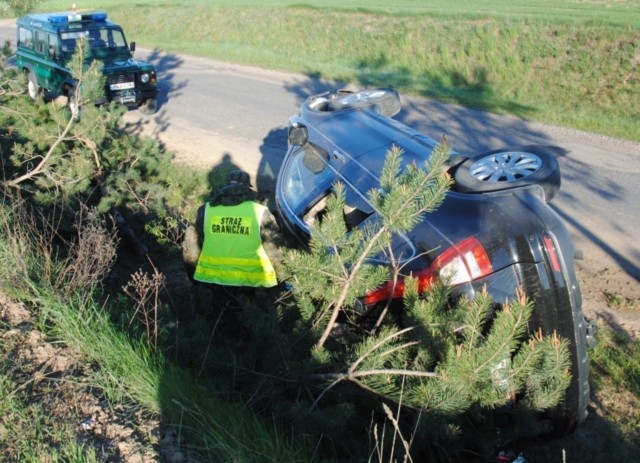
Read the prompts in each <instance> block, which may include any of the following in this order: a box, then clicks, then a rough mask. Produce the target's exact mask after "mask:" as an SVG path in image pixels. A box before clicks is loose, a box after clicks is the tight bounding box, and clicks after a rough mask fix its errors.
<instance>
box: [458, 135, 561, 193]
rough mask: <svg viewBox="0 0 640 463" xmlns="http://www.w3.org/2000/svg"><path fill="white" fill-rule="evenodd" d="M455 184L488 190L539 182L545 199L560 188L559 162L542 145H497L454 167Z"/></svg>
mask: <svg viewBox="0 0 640 463" xmlns="http://www.w3.org/2000/svg"><path fill="white" fill-rule="evenodd" d="M454 178H455V188H456V189H457V190H458V191H461V192H464V193H487V192H492V191H501V190H507V189H511V188H516V187H521V186H526V185H540V186H541V187H542V189H543V190H544V196H545V200H546V201H550V200H551V199H552V198H553V197H554V196H555V195H556V193H557V192H558V191H559V190H560V166H559V165H558V160H557V159H556V158H555V156H554V155H552V154H551V153H549V152H548V151H546V150H545V149H543V148H541V147H536V146H530V147H525V148H515V149H500V150H495V151H491V152H489V153H485V154H481V155H479V156H474V157H471V158H469V159H467V160H466V161H464V162H463V163H462V164H460V166H459V167H458V168H457V169H456V172H455V175H454Z"/></svg>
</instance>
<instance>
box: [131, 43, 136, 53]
mask: <svg viewBox="0 0 640 463" xmlns="http://www.w3.org/2000/svg"><path fill="white" fill-rule="evenodd" d="M129 50H131V53H133V52H134V51H136V43H135V42H131V43H130V44H129Z"/></svg>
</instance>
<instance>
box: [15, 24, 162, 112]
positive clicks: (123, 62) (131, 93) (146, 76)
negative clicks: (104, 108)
mask: <svg viewBox="0 0 640 463" xmlns="http://www.w3.org/2000/svg"><path fill="white" fill-rule="evenodd" d="M17 33H18V40H17V51H16V62H17V65H18V68H19V69H21V70H23V71H24V72H25V73H27V74H28V79H29V81H28V86H27V91H28V93H29V96H30V97H31V98H32V99H34V100H35V99H36V98H37V97H38V95H40V94H41V93H42V92H43V91H46V92H47V93H48V94H49V95H53V96H57V95H64V96H67V97H68V98H69V106H70V108H71V110H72V112H73V111H76V110H77V105H75V100H74V95H75V92H74V89H75V86H76V81H75V80H74V79H73V77H72V76H71V72H70V71H69V68H68V66H67V64H68V63H69V61H70V59H71V56H72V55H73V53H74V51H75V48H76V43H77V41H78V40H80V39H81V38H85V39H86V40H87V43H88V45H89V53H90V57H89V59H91V60H98V61H100V62H102V64H103V70H102V72H103V74H104V76H105V89H104V90H105V91H104V94H105V101H96V102H95V103H96V104H100V103H106V102H109V101H115V102H117V103H120V104H123V105H127V106H137V107H138V109H140V111H141V112H142V113H143V114H153V113H155V112H156V110H157V101H158V80H157V75H156V69H155V67H154V66H153V65H151V64H148V63H145V62H143V61H138V60H135V59H133V55H132V52H133V51H134V50H135V42H131V44H127V40H126V39H125V36H124V32H123V31H122V28H121V27H120V26H118V25H117V24H115V23H113V22H111V21H109V20H108V19H107V13H105V12H104V11H96V12H91V13H76V12H75V11H72V12H60V13H37V14H29V15H27V16H22V17H20V18H18V20H17Z"/></svg>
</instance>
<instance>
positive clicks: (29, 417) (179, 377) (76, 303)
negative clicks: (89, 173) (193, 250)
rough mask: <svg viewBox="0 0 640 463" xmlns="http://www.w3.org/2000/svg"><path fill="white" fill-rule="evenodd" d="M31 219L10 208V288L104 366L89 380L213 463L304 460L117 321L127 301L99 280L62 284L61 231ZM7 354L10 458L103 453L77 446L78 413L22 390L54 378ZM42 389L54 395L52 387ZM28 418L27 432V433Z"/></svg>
mask: <svg viewBox="0 0 640 463" xmlns="http://www.w3.org/2000/svg"><path fill="white" fill-rule="evenodd" d="M26 217H28V215H25V214H23V213H21V212H19V211H17V210H16V209H9V208H8V207H7V206H6V205H1V206H0V224H2V226H1V228H2V230H3V233H2V238H0V262H2V270H0V288H1V289H2V290H3V291H4V292H6V293H8V294H9V295H13V296H18V297H19V298H20V300H22V301H23V302H25V303H27V304H28V306H29V307H31V308H32V310H33V311H34V313H35V314H36V318H37V320H38V324H39V326H40V328H41V329H42V331H44V332H45V333H46V335H47V336H48V337H49V339H50V340H52V341H54V342H55V343H58V344H61V345H64V346H65V347H66V348H68V349H70V350H71V351H72V352H74V353H75V354H76V355H78V356H79V357H80V358H81V359H82V360H83V362H84V363H85V364H88V365H93V366H94V369H95V371H94V373H93V374H92V375H91V377H90V378H91V383H90V384H88V385H86V387H88V388H90V389H97V390H100V391H102V393H103V394H104V396H105V397H106V398H107V399H108V400H109V401H110V402H111V403H112V404H128V405H130V406H132V407H134V408H136V409H138V410H142V411H143V412H144V413H145V414H147V415H152V416H156V417H161V418H162V422H163V426H167V427H173V428H175V429H178V430H179V432H180V433H181V434H182V435H183V436H187V438H188V439H189V442H190V448H191V449H192V450H194V451H195V452H196V453H197V454H198V455H199V456H200V458H204V459H205V461H238V462H243V461H282V462H287V461H301V460H302V459H301V458H299V456H298V452H297V451H296V450H295V448H294V446H292V445H291V444H290V443H289V442H288V441H287V440H286V439H285V438H284V437H282V435H281V434H280V433H279V432H278V431H277V430H276V429H273V428H270V427H268V426H266V425H265V423H264V422H263V421H261V419H259V418H258V417H257V416H255V415H254V414H252V413H250V412H249V411H247V410H246V409H244V408H243V407H242V406H240V405H236V404H234V403H233V402H232V401H231V400H229V399H228V398H227V397H224V396H223V395H221V394H218V393H217V392H216V391H217V390H218V388H217V387H216V385H215V384H212V383H210V382H207V381H203V380H197V379H196V378H195V377H193V376H192V374H190V373H189V372H187V371H184V370H183V369H181V368H180V367H178V366H176V365H173V364H172V363H171V362H170V361H168V360H167V359H166V358H165V357H164V356H163V355H162V353H161V352H160V351H157V350H154V349H152V348H150V347H149V345H148V344H147V343H146V339H145V337H144V333H136V331H135V330H132V329H131V326H130V324H127V323H121V322H117V321H114V320H116V319H114V317H113V315H114V314H113V313H112V312H110V310H109V309H110V308H112V309H113V308H114V307H117V306H113V305H110V304H104V303H101V302H100V301H99V299H98V298H97V297H96V294H94V291H92V289H91V288H89V287H85V288H82V290H79V291H77V292H64V291H62V290H61V288H60V287H57V288H56V284H60V282H61V280H59V279H56V278H55V277H56V276H58V275H59V274H60V273H59V272H60V271H62V270H63V268H64V266H61V265H60V262H59V261H57V256H55V254H54V253H53V252H48V251H47V246H48V245H50V244H51V243H52V242H53V237H43V236H42V235H40V236H38V237H34V235H35V234H33V233H32V230H33V229H32V228H31V227H32V225H33V222H32V221H31V220H30V219H28V218H26ZM25 218H26V219H25ZM8 235H10V236H11V237H10V238H7V236H8ZM91 249H95V246H93V247H91ZM92 253H93V251H92ZM52 281H56V282H57V283H56V284H52V283H51V282H52ZM62 284H63V285H64V283H62ZM118 315H119V318H117V319H122V313H119V314H118ZM124 318H127V317H124ZM7 349H8V346H7V345H6V344H3V353H5V354H6V353H7V352H10V349H8V350H7ZM3 358H4V361H3V363H2V364H1V365H0V399H1V400H0V402H1V405H0V411H1V412H3V413H2V414H1V415H0V416H2V426H0V442H4V443H5V445H4V446H3V447H4V448H5V450H4V452H5V453H4V454H2V455H0V456H2V458H5V457H6V458H7V459H8V461H18V460H19V461H53V462H58V461H60V462H62V461H70V462H75V461H78V462H80V461H89V462H91V461H98V458H97V457H96V453H95V452H93V453H92V450H91V449H90V448H89V446H83V445H82V444H81V443H76V444H75V445H74V444H69V442H76V439H75V437H74V436H75V432H77V429H76V428H74V425H76V423H77V421H74V422H73V424H70V425H68V426H67V425H64V424H61V423H59V422H54V419H53V418H49V417H48V416H47V415H46V411H44V408H42V407H41V406H40V405H39V404H38V401H34V400H33V396H30V395H29V394H20V393H19V392H20V391H22V390H27V391H30V390H31V383H36V384H38V385H39V384H46V383H47V381H46V379H47V378H45V377H42V375H40V376H37V375H36V377H35V379H25V378H22V379H21V378H20V377H19V376H18V377H15V376H14V375H13V374H12V373H15V370H16V368H15V366H16V364H15V363H11V359H12V356H3ZM31 363H34V360H33V359H31ZM39 394H44V395H45V396H46V391H40V392H39V393H38V395H39ZM23 425H24V428H26V429H27V430H28V431H25V432H27V435H25V434H24V433H20V430H21V429H22V428H23ZM16 426H17V427H16ZM62 443H64V445H62ZM102 456H103V457H104V455H102Z"/></svg>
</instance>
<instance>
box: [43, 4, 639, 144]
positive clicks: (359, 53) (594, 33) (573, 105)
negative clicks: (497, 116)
mask: <svg viewBox="0 0 640 463" xmlns="http://www.w3.org/2000/svg"><path fill="white" fill-rule="evenodd" d="M226 5H227V2H225V1H223V0H209V1H207V0H191V1H187V0H183V1H152V0H139V1H137V2H136V3H135V6H134V7H132V6H131V5H130V3H129V2H124V1H122V0H104V1H93V0H88V1H84V2H82V3H81V7H83V8H100V9H104V10H107V11H108V12H109V14H110V16H111V18H112V19H114V20H115V21H117V22H119V23H121V24H122V25H123V26H124V27H125V30H126V32H127V35H128V38H129V40H135V41H137V42H138V43H139V44H140V45H142V46H145V47H149V48H156V49H159V50H161V51H164V52H167V53H181V54H189V55H195V56H202V57H206V58H212V59H218V60H224V61H229V62H236V63H241V64H248V65H255V66H259V67H265V68H272V69H278V70H284V71H290V72H298V73H305V74H307V75H310V76H315V77H322V78H326V79H336V80H340V81H345V82H353V83H356V84H359V85H361V86H392V87H395V88H397V89H398V90H400V91H401V92H403V93H407V94H413V95H422V96H426V97H430V98H435V99H439V100H441V101H445V102H451V103H458V104H462V105H464V106H468V107H474V108H479V109H484V110H488V111H492V112H499V113H508V114H513V115H516V116H519V117H522V118H526V119H531V120H537V121H542V122H546V123H551V124H558V125H563V126H567V127H573V128H578V129H582V130H587V131H592V132H597V133H601V134H605V135H609V136H614V137H619V138H624V139H629V140H635V141H640V115H639V114H638V111H637V108H638V107H640V73H639V72H638V67H639V66H640V52H639V50H640V1H638V0H626V1H625V0H620V1H615V2H605V1H591V2H575V1H569V0H565V1H552V0H531V1H520V0H484V1H481V0H476V1H456V2H449V1H446V0H436V1H430V2H424V1H418V0H413V1H403V2H400V1H394V0H376V1H371V2H364V1H362V0H345V1H338V0H327V1H319V0H316V1H305V2H299V1H279V0H270V1H262V2H258V1H251V0H240V1H236V2H233V6H226ZM38 9H39V10H41V11H54V10H61V9H69V2H68V1H66V0H64V1H62V0H55V1H54V0H50V1H45V2H43V3H41V4H40V5H39V6H38ZM140 18H144V21H140Z"/></svg>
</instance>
